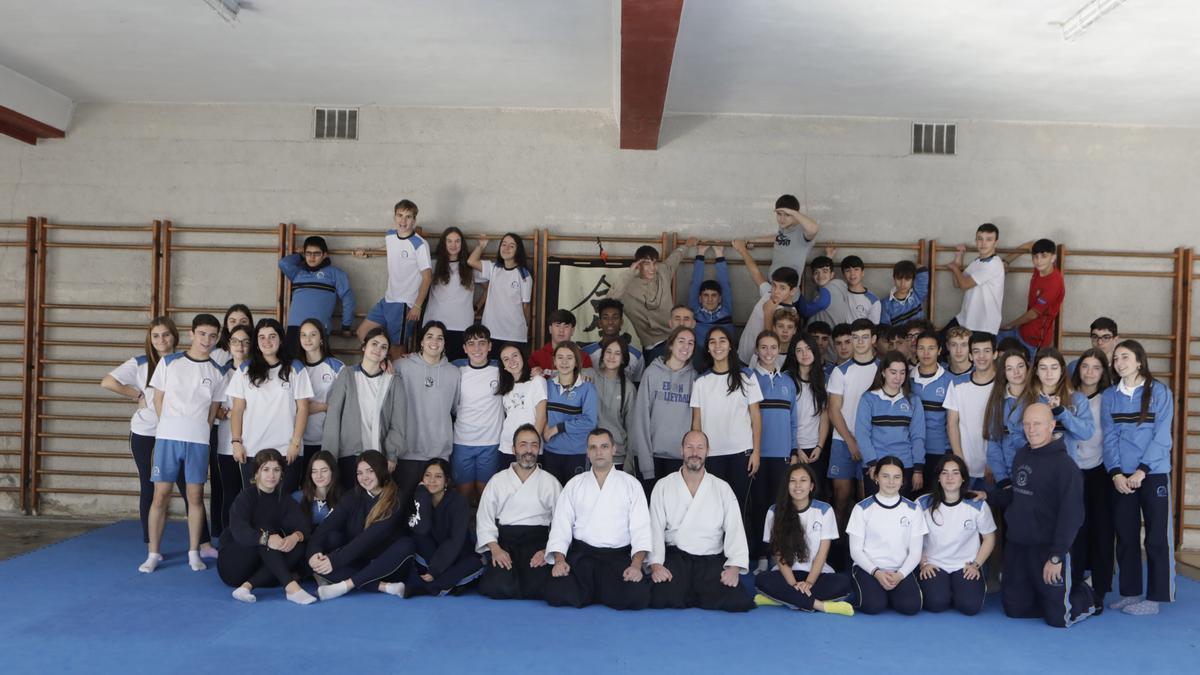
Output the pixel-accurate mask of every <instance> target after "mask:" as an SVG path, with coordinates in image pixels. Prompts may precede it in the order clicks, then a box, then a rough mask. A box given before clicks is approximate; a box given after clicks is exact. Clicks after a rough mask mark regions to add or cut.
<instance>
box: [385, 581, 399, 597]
mask: <svg viewBox="0 0 1200 675" xmlns="http://www.w3.org/2000/svg"><path fill="white" fill-rule="evenodd" d="M383 592H384V593H388V594H390V595H394V596H396V597H398V598H403V597H404V582H403V581H396V582H392V583H387V584H384V585H383Z"/></svg>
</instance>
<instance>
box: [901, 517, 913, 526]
mask: <svg viewBox="0 0 1200 675" xmlns="http://www.w3.org/2000/svg"><path fill="white" fill-rule="evenodd" d="M900 527H912V521H911V520H909V518H908V516H902V517H901V518H900Z"/></svg>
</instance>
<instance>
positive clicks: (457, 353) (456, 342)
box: [442, 330, 467, 363]
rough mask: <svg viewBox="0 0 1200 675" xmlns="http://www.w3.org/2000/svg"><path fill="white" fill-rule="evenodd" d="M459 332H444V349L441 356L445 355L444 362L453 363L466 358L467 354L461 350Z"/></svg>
mask: <svg viewBox="0 0 1200 675" xmlns="http://www.w3.org/2000/svg"><path fill="white" fill-rule="evenodd" d="M464 332H465V331H461V330H448V331H446V348H445V349H444V350H443V352H442V353H443V354H445V355H446V360H447V361H449V362H451V363H454V362H455V361H457V360H458V359H465V358H467V352H466V351H464V350H463V333H464Z"/></svg>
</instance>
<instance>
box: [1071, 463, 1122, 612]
mask: <svg viewBox="0 0 1200 675" xmlns="http://www.w3.org/2000/svg"><path fill="white" fill-rule="evenodd" d="M1113 491H1114V490H1113V484H1112V479H1111V478H1109V476H1108V471H1106V470H1105V468H1104V465H1103V464H1101V465H1100V466H1097V467H1094V468H1091V469H1087V470H1085V471H1084V472H1083V505H1084V509H1083V526H1082V527H1080V528H1079V532H1078V533H1077V534H1076V535H1075V543H1074V544H1072V545H1071V563H1072V564H1071V582H1072V583H1074V584H1076V585H1078V584H1082V583H1083V577H1084V574H1085V573H1086V572H1087V571H1088V570H1091V572H1092V590H1093V591H1095V594H1096V596H1097V598H1098V600H1097V603H1096V604H1101V601H1103V599H1104V594H1105V593H1108V592H1109V591H1111V590H1112V582H1113V572H1114V569H1115V565H1116V562H1115V561H1116V557H1115V554H1114V549H1113V547H1114V546H1115V544H1116V534H1115V532H1114V530H1113V514H1112V498H1111V493H1112V492H1113Z"/></svg>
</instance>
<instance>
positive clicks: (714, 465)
mask: <svg viewBox="0 0 1200 675" xmlns="http://www.w3.org/2000/svg"><path fill="white" fill-rule="evenodd" d="M704 468H705V469H706V470H707V471H708V472H709V473H711V474H712V475H714V476H716V477H717V478H720V479H721V480H723V481H725V482H726V483H729V487H731V488H733V494H734V496H735V497H737V500H738V508H740V509H741V510H742V520H745V514H746V505H747V502H749V501H750V474H748V473H747V471H749V470H750V451H749V450H747V451H746V452H739V453H735V454H732V455H717V456H715V457H714V456H712V455H709V456H708V459H706V460H704ZM759 527H762V524H761V523H760V524H759ZM746 531H747V532H750V528H746Z"/></svg>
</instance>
